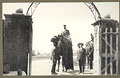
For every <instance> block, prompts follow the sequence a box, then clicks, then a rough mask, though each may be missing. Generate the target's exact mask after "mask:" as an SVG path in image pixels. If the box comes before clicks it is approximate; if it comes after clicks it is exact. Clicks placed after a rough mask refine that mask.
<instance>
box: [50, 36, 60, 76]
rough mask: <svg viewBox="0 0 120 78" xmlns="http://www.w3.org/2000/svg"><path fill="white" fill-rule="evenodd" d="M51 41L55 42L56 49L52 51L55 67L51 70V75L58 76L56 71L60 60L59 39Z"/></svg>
mask: <svg viewBox="0 0 120 78" xmlns="http://www.w3.org/2000/svg"><path fill="white" fill-rule="evenodd" d="M51 41H52V42H53V45H54V47H55V48H54V49H53V51H52V61H53V65H52V69H51V74H57V73H56V72H55V69H56V63H57V60H58V59H59V47H58V38H57V37H56V36H55V37H54V38H52V39H51Z"/></svg>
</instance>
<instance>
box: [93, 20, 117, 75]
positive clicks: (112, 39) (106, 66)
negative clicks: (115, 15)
mask: <svg viewBox="0 0 120 78" xmlns="http://www.w3.org/2000/svg"><path fill="white" fill-rule="evenodd" d="M93 25H94V26H97V27H95V29H96V28H97V30H96V31H95V38H98V39H97V40H95V44H94V45H95V46H96V45H97V46H98V48H95V49H96V50H95V52H97V54H98V60H97V61H98V63H97V64H99V65H98V66H99V67H98V70H97V71H98V73H99V74H103V75H104V74H105V75H107V74H111V75H112V74H118V34H119V31H118V26H119V25H118V22H117V21H116V20H112V19H102V20H99V21H97V22H95V23H94V24H93ZM96 43H97V44H96ZM97 49H98V50H97ZM95 52H94V53H95ZM95 54H96V53H95ZM95 54H94V56H95ZM94 58H96V56H95V57H94ZM94 62H95V61H94ZM95 64H96V63H94V66H95Z"/></svg>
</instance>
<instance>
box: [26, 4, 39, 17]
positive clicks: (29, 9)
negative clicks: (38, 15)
mask: <svg viewBox="0 0 120 78" xmlns="http://www.w3.org/2000/svg"><path fill="white" fill-rule="evenodd" d="M39 4H40V2H32V3H31V4H30V6H29V8H28V10H27V13H26V15H31V16H32V15H33V13H34V12H35V10H36V8H37V6H38V5H39Z"/></svg>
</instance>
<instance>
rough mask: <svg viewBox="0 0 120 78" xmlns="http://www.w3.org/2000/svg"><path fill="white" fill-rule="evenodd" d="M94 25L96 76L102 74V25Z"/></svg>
mask: <svg viewBox="0 0 120 78" xmlns="http://www.w3.org/2000/svg"><path fill="white" fill-rule="evenodd" d="M92 25H94V58H93V59H94V60H93V73H94V74H96V75H99V74H101V73H100V68H101V61H100V32H101V29H100V25H99V24H98V25H95V24H92Z"/></svg>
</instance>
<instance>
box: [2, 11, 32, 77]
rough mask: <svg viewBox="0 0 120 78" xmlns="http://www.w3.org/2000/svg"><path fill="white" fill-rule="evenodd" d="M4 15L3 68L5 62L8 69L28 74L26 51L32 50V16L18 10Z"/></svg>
mask: <svg viewBox="0 0 120 78" xmlns="http://www.w3.org/2000/svg"><path fill="white" fill-rule="evenodd" d="M4 15H5V21H4V24H3V43H4V44H3V68H5V66H4V65H5V64H6V63H7V64H9V65H10V71H18V69H21V70H22V71H24V72H25V73H26V74H27V75H28V71H27V67H28V53H30V54H31V52H32V18H31V16H26V15H24V14H23V12H22V11H20V10H16V13H13V14H4ZM30 61H31V60H30ZM29 64H30V63H29Z"/></svg>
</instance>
